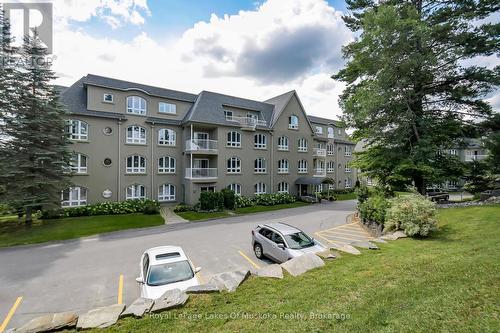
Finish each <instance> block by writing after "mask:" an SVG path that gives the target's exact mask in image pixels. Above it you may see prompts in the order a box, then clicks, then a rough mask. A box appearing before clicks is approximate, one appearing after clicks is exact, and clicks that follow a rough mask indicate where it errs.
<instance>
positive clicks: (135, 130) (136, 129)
mask: <svg viewBox="0 0 500 333" xmlns="http://www.w3.org/2000/svg"><path fill="white" fill-rule="evenodd" d="M127 143H132V144H146V129H145V128H144V127H141V126H129V127H127Z"/></svg>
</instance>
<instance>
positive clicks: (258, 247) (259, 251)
mask: <svg viewBox="0 0 500 333" xmlns="http://www.w3.org/2000/svg"><path fill="white" fill-rule="evenodd" d="M253 252H254V253H255V256H256V257H257V258H258V259H262V258H264V252H262V246H261V245H260V244H259V243H255V245H254V246H253Z"/></svg>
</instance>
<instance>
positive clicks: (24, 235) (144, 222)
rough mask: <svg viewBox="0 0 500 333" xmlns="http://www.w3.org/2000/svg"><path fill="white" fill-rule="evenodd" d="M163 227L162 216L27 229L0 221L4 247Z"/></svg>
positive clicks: (38, 224) (90, 219)
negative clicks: (133, 229) (125, 230)
mask: <svg viewBox="0 0 500 333" xmlns="http://www.w3.org/2000/svg"><path fill="white" fill-rule="evenodd" d="M163 223H164V220H163V218H162V217H161V216H160V215H144V214H128V215H101V216H82V217H69V218H64V219H57V220H42V221H35V222H34V223H33V226H32V227H31V228H29V229H27V228H26V227H25V226H24V222H21V223H20V222H18V221H17V219H13V220H12V219H10V220H6V219H4V220H0V247H4V246H13V245H20V244H33V243H42V242H47V241H54V240H63V239H70V238H78V237H84V236H90V235H95V234H99V233H103V232H110V231H117V230H123V229H132V228H143V227H152V226H157V225H162V224H163Z"/></svg>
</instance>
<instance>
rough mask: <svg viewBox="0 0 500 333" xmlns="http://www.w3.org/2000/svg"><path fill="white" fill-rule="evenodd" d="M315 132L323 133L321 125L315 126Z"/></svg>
mask: <svg viewBox="0 0 500 333" xmlns="http://www.w3.org/2000/svg"><path fill="white" fill-rule="evenodd" d="M316 134H321V135H323V127H321V126H316Z"/></svg>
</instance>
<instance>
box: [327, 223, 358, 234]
mask: <svg viewBox="0 0 500 333" xmlns="http://www.w3.org/2000/svg"><path fill="white" fill-rule="evenodd" d="M353 224H356V222H354V223H348V224H342V225H338V226H336V227H333V228H329V229H324V230H320V231H318V232H324V231H329V230H335V229H338V228H345V227H347V226H351V225H353Z"/></svg>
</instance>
